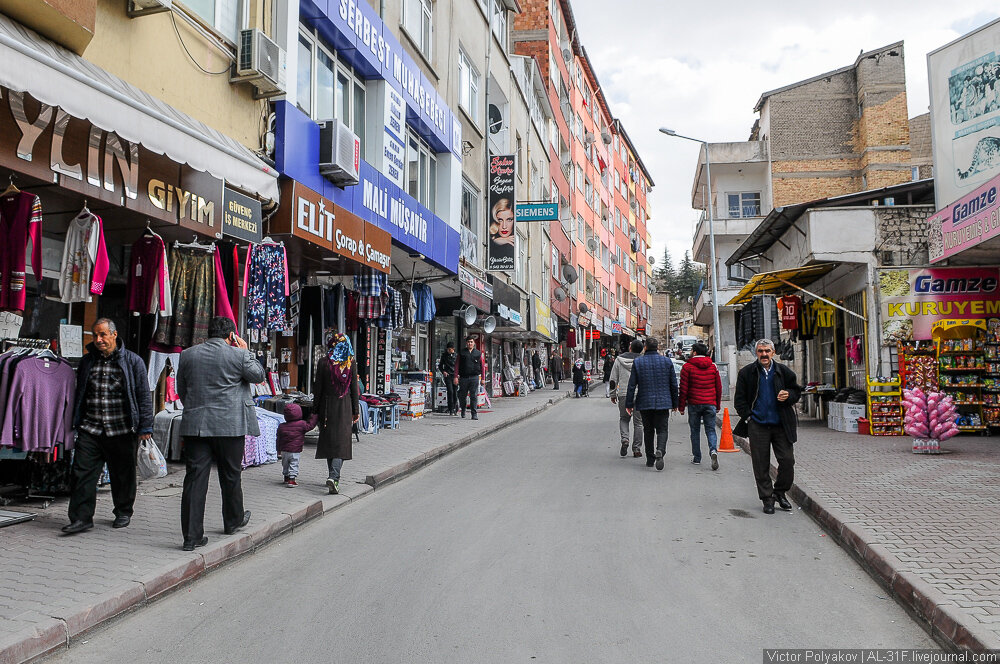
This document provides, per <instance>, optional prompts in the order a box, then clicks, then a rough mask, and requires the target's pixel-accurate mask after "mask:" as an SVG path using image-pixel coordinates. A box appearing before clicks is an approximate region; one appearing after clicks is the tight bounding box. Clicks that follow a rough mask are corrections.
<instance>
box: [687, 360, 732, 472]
mask: <svg viewBox="0 0 1000 664" xmlns="http://www.w3.org/2000/svg"><path fill="white" fill-rule="evenodd" d="M691 353H692V357H691V359H690V360H688V361H687V362H685V363H684V366H683V367H682V368H681V385H680V403H679V404H678V406H677V412H679V413H680V414H681V415H683V414H684V408H685V407H687V408H688V425H689V426H690V427H691V454H692V455H693V456H692V458H691V463H694V464H699V463H701V435H700V434H701V426H702V424H704V425H705V437H706V438H707V439H708V454H709V456H710V457H712V470H718V469H719V447H718V442H717V441H718V438H717V436H716V435H715V414H716V413H717V412H718V411H719V407H720V406H721V405H722V378H721V377H720V376H719V370H718V369H717V368H716V366H715V363H714V362H712V358H710V357H709V356H708V346H706V345H705V344H703V343H701V342H699V343H696V344H694V345H693V346H691Z"/></svg>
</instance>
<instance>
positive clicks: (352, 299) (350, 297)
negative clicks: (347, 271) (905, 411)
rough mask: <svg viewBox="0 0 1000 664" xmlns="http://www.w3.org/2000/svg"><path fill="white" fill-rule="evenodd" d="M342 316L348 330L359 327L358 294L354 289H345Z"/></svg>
mask: <svg viewBox="0 0 1000 664" xmlns="http://www.w3.org/2000/svg"><path fill="white" fill-rule="evenodd" d="M344 318H345V325H346V327H347V331H348V332H354V331H355V330H357V329H358V328H359V327H360V325H359V323H358V318H359V317H358V294H357V293H355V292H354V291H347V292H346V293H345V294H344Z"/></svg>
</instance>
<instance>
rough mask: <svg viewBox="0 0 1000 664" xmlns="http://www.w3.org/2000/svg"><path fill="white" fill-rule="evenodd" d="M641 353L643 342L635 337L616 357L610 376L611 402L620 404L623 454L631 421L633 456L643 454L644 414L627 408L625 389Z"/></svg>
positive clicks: (627, 445)
mask: <svg viewBox="0 0 1000 664" xmlns="http://www.w3.org/2000/svg"><path fill="white" fill-rule="evenodd" d="M640 353H642V342H641V341H639V340H638V339H633V340H632V343H631V344H630V345H629V349H628V352H626V353H622V354H621V355H619V356H618V357H617V359H615V363H614V365H613V366H612V367H611V375H610V376H609V377H608V386H609V388H610V389H611V403H613V404H617V406H618V431H619V433H620V435H621V443H622V449H621V455H622V456H627V455H628V448H629V424H630V423H631V425H632V456H634V457H641V456H642V441H643V434H642V415H635V414H633V413H630V412H628V410H627V409H626V408H625V390H626V389H627V388H628V381H629V378H630V377H631V375H632V364H633V362H635V358H637V357H639V354H640Z"/></svg>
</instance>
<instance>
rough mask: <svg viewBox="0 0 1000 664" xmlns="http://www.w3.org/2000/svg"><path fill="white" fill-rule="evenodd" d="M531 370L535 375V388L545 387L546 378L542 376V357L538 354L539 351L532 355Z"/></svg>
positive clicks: (536, 350)
mask: <svg viewBox="0 0 1000 664" xmlns="http://www.w3.org/2000/svg"><path fill="white" fill-rule="evenodd" d="M531 369H532V371H534V373H535V387H536V388H538V387H541V386H543V385H545V376H544V375H542V356H541V355H539V354H538V349H537V348H536V349H535V352H534V353H532V354H531Z"/></svg>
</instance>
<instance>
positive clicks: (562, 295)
mask: <svg viewBox="0 0 1000 664" xmlns="http://www.w3.org/2000/svg"><path fill="white" fill-rule="evenodd" d="M552 297H554V298H556V301H557V302H562V301H564V300H565V299H566V297H567V295H566V291H565V290H563V289H562V287H560V286H557V287H556V289H555V290H554V291H552Z"/></svg>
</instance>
